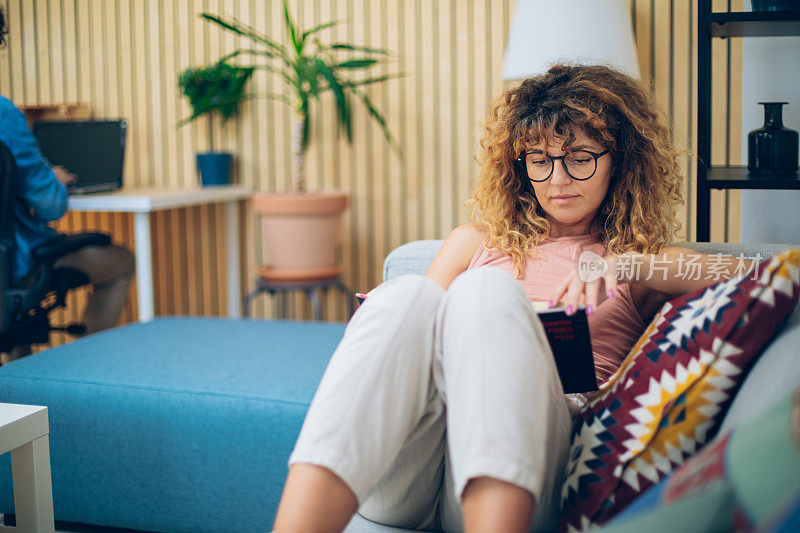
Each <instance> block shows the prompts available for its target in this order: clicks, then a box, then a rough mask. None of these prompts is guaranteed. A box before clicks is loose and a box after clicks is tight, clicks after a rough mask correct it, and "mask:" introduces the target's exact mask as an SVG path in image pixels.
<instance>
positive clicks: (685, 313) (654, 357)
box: [562, 249, 800, 531]
mask: <svg viewBox="0 0 800 533" xmlns="http://www.w3.org/2000/svg"><path fill="white" fill-rule="evenodd" d="M756 274H757V275H755V276H750V275H748V276H746V277H744V278H743V279H731V280H727V281H722V282H719V283H716V284H714V285H712V286H710V287H706V288H702V289H699V290H697V291H695V292H692V293H690V294H687V295H684V296H681V297H679V298H676V299H674V300H672V301H670V302H668V303H667V304H665V305H664V307H663V308H662V309H661V311H659V313H658V314H657V315H656V317H655V318H654V320H653V322H652V323H651V324H650V325H649V326H648V327H647V329H646V330H645V332H644V334H643V335H642V337H641V338H640V339H639V341H638V342H637V343H636V345H635V346H634V348H633V349H632V351H631V353H630V354H629V356H628V357H627V358H626V359H625V361H624V362H623V364H622V366H621V367H620V368H619V370H618V371H617V372H616V373H615V374H614V375H613V376H612V377H611V378H610V379H609V380H608V381H607V382H606V383H604V384H603V385H602V386H601V388H600V391H599V392H598V393H597V394H595V395H594V396H593V397H592V398H590V400H589V402H588V403H587V404H586V406H584V408H583V409H582V411H581V413H580V414H579V416H578V422H577V424H576V429H575V434H574V437H573V440H572V449H571V454H570V461H569V464H568V466H567V479H566V481H565V483H564V486H563V488H562V499H563V503H564V515H563V517H562V529H567V528H570V529H574V530H579V531H581V530H585V529H587V528H588V527H590V526H591V524H593V523H594V524H602V523H604V522H607V521H608V520H609V519H610V518H611V517H613V516H614V515H615V514H617V513H618V512H619V511H620V510H621V509H622V508H624V507H625V506H626V505H627V504H628V503H630V502H631V501H633V500H634V499H635V498H636V497H637V496H638V495H639V494H640V493H641V492H642V491H644V490H645V489H647V488H648V487H650V486H652V485H653V484H655V483H657V482H658V481H659V480H660V479H662V478H663V477H665V476H666V475H668V474H669V473H670V472H672V470H673V468H674V467H676V466H678V465H681V464H683V462H684V461H686V460H687V459H688V458H689V457H691V456H692V455H693V454H694V453H695V452H696V451H697V450H699V449H700V448H701V447H702V446H703V445H704V444H705V443H706V442H707V440H708V439H709V438H710V437H712V436H713V434H714V432H715V431H716V430H717V429H718V428H719V423H720V422H721V420H722V418H723V417H724V414H725V409H726V408H727V406H728V404H729V402H730V399H731V398H732V397H733V395H735V393H736V390H737V388H738V385H739V384H740V383H741V382H742V381H743V378H744V376H746V374H747V371H748V370H749V367H750V366H751V364H752V362H753V361H754V359H755V358H756V357H757V355H758V354H759V353H760V352H761V350H762V347H763V346H764V345H765V344H766V343H768V341H769V340H770V339H771V338H772V336H773V335H774V333H775V332H776V331H777V330H778V328H780V327H781V326H782V325H783V324H784V323H785V322H786V320H787V319H788V317H789V315H790V314H791V312H792V310H793V309H794V308H795V306H796V305H797V301H798V297H800V250H798V249H790V250H788V251H786V252H784V253H782V254H779V255H777V256H775V257H774V258H772V259H769V260H767V261H764V262H762V263H761V264H760V265H759V268H758V270H757V273H756ZM754 278H755V279H754Z"/></svg>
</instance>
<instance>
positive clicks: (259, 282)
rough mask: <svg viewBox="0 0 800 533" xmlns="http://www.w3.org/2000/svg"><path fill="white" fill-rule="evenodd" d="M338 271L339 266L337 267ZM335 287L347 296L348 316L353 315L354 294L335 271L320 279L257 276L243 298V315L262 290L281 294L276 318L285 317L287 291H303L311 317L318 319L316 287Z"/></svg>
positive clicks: (248, 314)
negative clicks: (329, 275)
mask: <svg viewBox="0 0 800 533" xmlns="http://www.w3.org/2000/svg"><path fill="white" fill-rule="evenodd" d="M262 270H263V269H262ZM339 271H341V268H340V267H339ZM329 288H335V289H339V290H340V291H341V292H342V293H343V294H344V296H345V298H347V301H348V302H349V303H350V316H353V313H355V311H356V306H355V295H354V294H353V292H352V291H351V290H350V288H349V287H347V285H345V284H344V282H343V281H342V278H341V276H340V275H339V274H338V273H337V274H334V276H333V277H327V278H322V279H295V280H276V279H268V278H265V277H259V278H257V279H256V287H255V289H253V290H252V291H250V292H249V293H248V294H247V296H246V297H245V300H244V316H245V317H249V316H250V304H251V303H252V301H253V300H254V299H255V298H256V297H257V296H258V295H259V294H262V293H264V292H267V293H269V294H270V296H275V295H276V294H280V296H281V305H280V308H279V313H278V318H282V319H285V318H286V294H287V293H288V292H289V291H303V292H304V293H305V294H306V296H308V299H309V300H310V301H311V309H312V311H313V317H314V320H315V321H319V320H321V319H322V312H321V309H320V304H319V298H318V297H317V293H316V290H317V289H326V290H327V289H329Z"/></svg>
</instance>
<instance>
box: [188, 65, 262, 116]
mask: <svg viewBox="0 0 800 533" xmlns="http://www.w3.org/2000/svg"><path fill="white" fill-rule="evenodd" d="M254 71H255V68H254V67H239V66H235V65H229V64H228V63H224V62H218V63H215V64H213V65H210V66H207V67H200V68H189V69H186V70H184V71H183V72H182V73H181V74H180V76H179V77H178V87H179V88H180V90H181V93H182V94H183V95H184V96H186V97H187V98H188V99H189V105H190V106H191V107H192V115H191V116H190V117H189V118H188V119H185V120H184V121H181V123H180V124H181V125H183V124H186V123H187V122H191V121H192V120H195V119H196V118H197V117H199V116H201V115H204V114H206V113H212V112H216V113H219V114H220V116H221V117H222V122H223V124H224V123H225V122H226V121H227V120H228V119H229V118H230V117H232V116H233V115H235V114H236V113H237V111H238V108H239V103H241V102H242V101H244V100H248V99H250V98H252V96H250V95H245V94H244V86H245V85H246V84H247V81H248V80H249V79H250V77H251V76H252V75H253V72H254Z"/></svg>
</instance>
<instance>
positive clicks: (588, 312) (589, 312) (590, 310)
mask: <svg viewBox="0 0 800 533" xmlns="http://www.w3.org/2000/svg"><path fill="white" fill-rule="evenodd" d="M593 313H594V306H593V305H587V306H586V315H587V316H591V315H592V314H593Z"/></svg>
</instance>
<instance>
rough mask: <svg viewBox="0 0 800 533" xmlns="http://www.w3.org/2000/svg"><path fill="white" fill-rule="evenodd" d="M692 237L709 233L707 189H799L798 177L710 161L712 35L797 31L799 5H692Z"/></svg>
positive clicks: (700, 238)
mask: <svg viewBox="0 0 800 533" xmlns="http://www.w3.org/2000/svg"><path fill="white" fill-rule="evenodd" d="M697 11H698V13H697V23H698V28H697V47H698V49H697V73H698V74H697V109H698V113H697V115H698V116H697V240H698V241H701V242H708V240H709V238H710V236H711V235H710V234H711V189H798V190H800V178H799V177H798V176H796V175H795V176H793V177H788V178H787V177H779V176H758V177H756V176H752V175H750V174H749V173H748V172H747V167H741V166H736V167H734V166H730V167H719V166H717V167H713V166H710V165H709V164H708V163H709V162H710V161H711V39H713V38H714V37H721V38H723V39H725V38H730V37H785V36H797V35H800V10H798V11H780V12H750V11H747V12H732V13H715V12H712V11H711V0H700V2H698V5H697Z"/></svg>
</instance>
